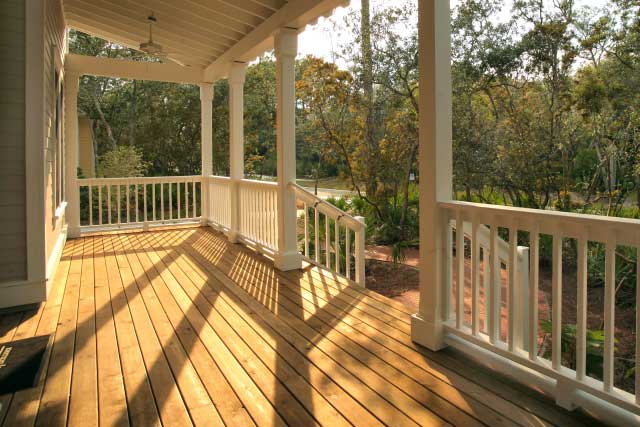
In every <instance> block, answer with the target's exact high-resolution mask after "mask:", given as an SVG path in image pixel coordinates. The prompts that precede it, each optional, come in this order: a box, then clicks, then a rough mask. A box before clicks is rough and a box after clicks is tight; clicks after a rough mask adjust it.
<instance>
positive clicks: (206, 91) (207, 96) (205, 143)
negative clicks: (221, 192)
mask: <svg viewBox="0 0 640 427" xmlns="http://www.w3.org/2000/svg"><path fill="white" fill-rule="evenodd" d="M200 135H201V143H200V145H201V158H202V184H201V186H202V187H201V191H200V197H201V200H200V204H201V205H200V211H201V213H202V224H203V225H206V224H208V222H209V206H210V203H211V201H210V199H209V181H208V177H210V176H211V175H212V174H213V83H200Z"/></svg>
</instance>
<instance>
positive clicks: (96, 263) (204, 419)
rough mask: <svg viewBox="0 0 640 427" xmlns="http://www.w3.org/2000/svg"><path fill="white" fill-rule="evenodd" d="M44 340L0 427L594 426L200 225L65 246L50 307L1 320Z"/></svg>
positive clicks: (350, 291) (406, 324)
mask: <svg viewBox="0 0 640 427" xmlns="http://www.w3.org/2000/svg"><path fill="white" fill-rule="evenodd" d="M43 334H55V342H54V345H53V347H52V351H51V352H50V355H49V359H48V365H47V372H46V376H45V378H44V379H43V381H42V382H41V384H39V385H38V386H37V387H35V388H32V389H28V390H23V391H21V392H18V393H16V394H14V395H6V396H0V405H2V406H1V407H0V424H2V423H3V425H6V426H19V425H33V424H34V423H35V424H36V425H47V426H54V425H61V426H62V425H82V426H89V425H98V424H100V425H109V426H111V425H136V426H153V425H167V426H170V425H176V426H185V425H191V424H196V425H206V426H216V425H217V426H241V427H247V426H253V425H256V426H284V425H290V426H316V425H323V426H328V427H334V426H352V425H353V426H374V425H388V426H394V427H395V426H414V427H417V426H432V425H433V426H439V425H458V426H481V425H486V426H518V425H519V426H552V425H558V426H580V425H591V424H595V423H593V422H592V421H590V420H589V419H588V418H586V417H585V416H582V415H581V414H578V413H569V412H566V411H564V410H562V409H560V408H558V407H556V406H555V405H554V404H553V402H552V401H550V400H548V399H547V398H545V397H544V396H542V395H541V394H539V393H537V392H536V391H534V390H530V389H527V388H525V387H522V386H517V385H515V384H513V383H511V382H509V381H508V380H506V379H505V378H502V377H501V376H500V375H496V374H495V373H493V372H490V371H488V370H486V369H483V368H481V367H479V366H477V365H475V364H473V363H472V362H470V361H469V360H467V359H465V358H464V357H462V356H461V355H460V354H458V353H456V352H454V351H453V350H444V351H441V352H439V353H432V352H430V351H428V350H425V349H422V348H419V347H418V346H416V345H415V344H413V343H412V342H411V338H410V313H409V310H408V309H407V308H405V307H404V306H402V305H401V304H399V303H397V302H395V301H392V300H389V299H387V298H385V297H383V296H380V295H378V294H375V293H373V292H370V291H367V290H361V289H358V288H355V287H352V286H349V285H348V283H347V282H346V281H345V280H344V279H339V278H336V277H333V276H332V275H331V273H329V272H327V271H324V270H321V269H319V268H317V267H307V268H306V269H305V270H304V271H302V272H288V273H282V272H279V271H276V270H274V268H273V266H272V263H271V262H270V261H269V260H267V259H265V258H263V257H261V256H259V255H256V254H254V253H252V252H250V251H249V250H247V249H246V248H244V247H242V246H239V245H232V244H229V243H228V242H227V240H226V239H225V238H224V236H223V235H221V234H219V233H216V232H214V231H211V230H209V229H204V228H195V229H180V230H165V231H157V232H150V233H134V234H117V235H116V234H114V235H105V236H92V237H84V238H81V239H77V240H73V241H69V242H68V243H67V246H66V247H65V250H64V254H63V259H62V261H61V264H60V267H59V269H58V272H57V275H56V278H55V283H53V286H52V290H51V295H50V297H49V300H48V301H47V303H46V304H43V305H42V306H40V307H39V308H38V309H37V310H32V311H29V312H24V313H14V314H6V315H3V316H2V317H0V342H2V341H9V340H13V339H20V338H26V337H30V336H34V335H43Z"/></svg>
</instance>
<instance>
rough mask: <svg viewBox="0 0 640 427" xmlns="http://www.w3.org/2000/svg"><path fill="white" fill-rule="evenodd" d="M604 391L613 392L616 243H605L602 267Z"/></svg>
mask: <svg viewBox="0 0 640 427" xmlns="http://www.w3.org/2000/svg"><path fill="white" fill-rule="evenodd" d="M604 277H605V280H604V354H603V356H604V369H603V370H604V373H603V378H604V380H603V381H604V390H605V391H612V390H613V373H614V359H613V356H614V342H615V305H616V242H615V240H613V239H612V238H610V240H609V241H607V242H606V249H605V267H604Z"/></svg>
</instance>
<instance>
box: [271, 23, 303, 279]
mask: <svg viewBox="0 0 640 427" xmlns="http://www.w3.org/2000/svg"><path fill="white" fill-rule="evenodd" d="M297 53H298V35H297V31H296V30H295V29H290V28H283V29H281V30H280V31H279V32H278V33H277V34H276V36H275V55H276V104H277V105H276V117H277V118H276V133H277V144H278V147H277V154H278V190H277V191H278V193H277V194H278V252H277V254H276V257H275V265H276V267H277V268H279V269H280V270H285V271H286V270H295V269H299V268H301V267H302V257H301V255H300V253H298V241H297V236H296V227H297V224H296V221H297V215H296V213H297V211H296V197H295V193H294V191H293V189H292V188H291V187H290V186H289V184H290V183H292V182H293V183H295V181H296V94H295V84H296V73H295V60H296V54H297Z"/></svg>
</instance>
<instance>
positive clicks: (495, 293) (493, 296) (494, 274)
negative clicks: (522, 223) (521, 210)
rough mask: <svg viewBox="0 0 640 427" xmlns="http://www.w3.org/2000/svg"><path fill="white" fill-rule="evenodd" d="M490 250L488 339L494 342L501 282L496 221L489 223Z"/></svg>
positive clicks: (498, 314) (497, 333) (499, 312)
mask: <svg viewBox="0 0 640 427" xmlns="http://www.w3.org/2000/svg"><path fill="white" fill-rule="evenodd" d="M489 241H490V243H489V244H490V245H491V252H490V254H489V260H490V263H491V292H490V293H489V339H490V340H491V343H492V344H495V343H497V342H498V340H499V339H500V329H501V328H500V322H501V318H502V316H501V307H500V288H501V284H502V277H501V274H500V270H501V265H500V255H499V253H498V225H497V223H493V224H491V235H490V237H489Z"/></svg>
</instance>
